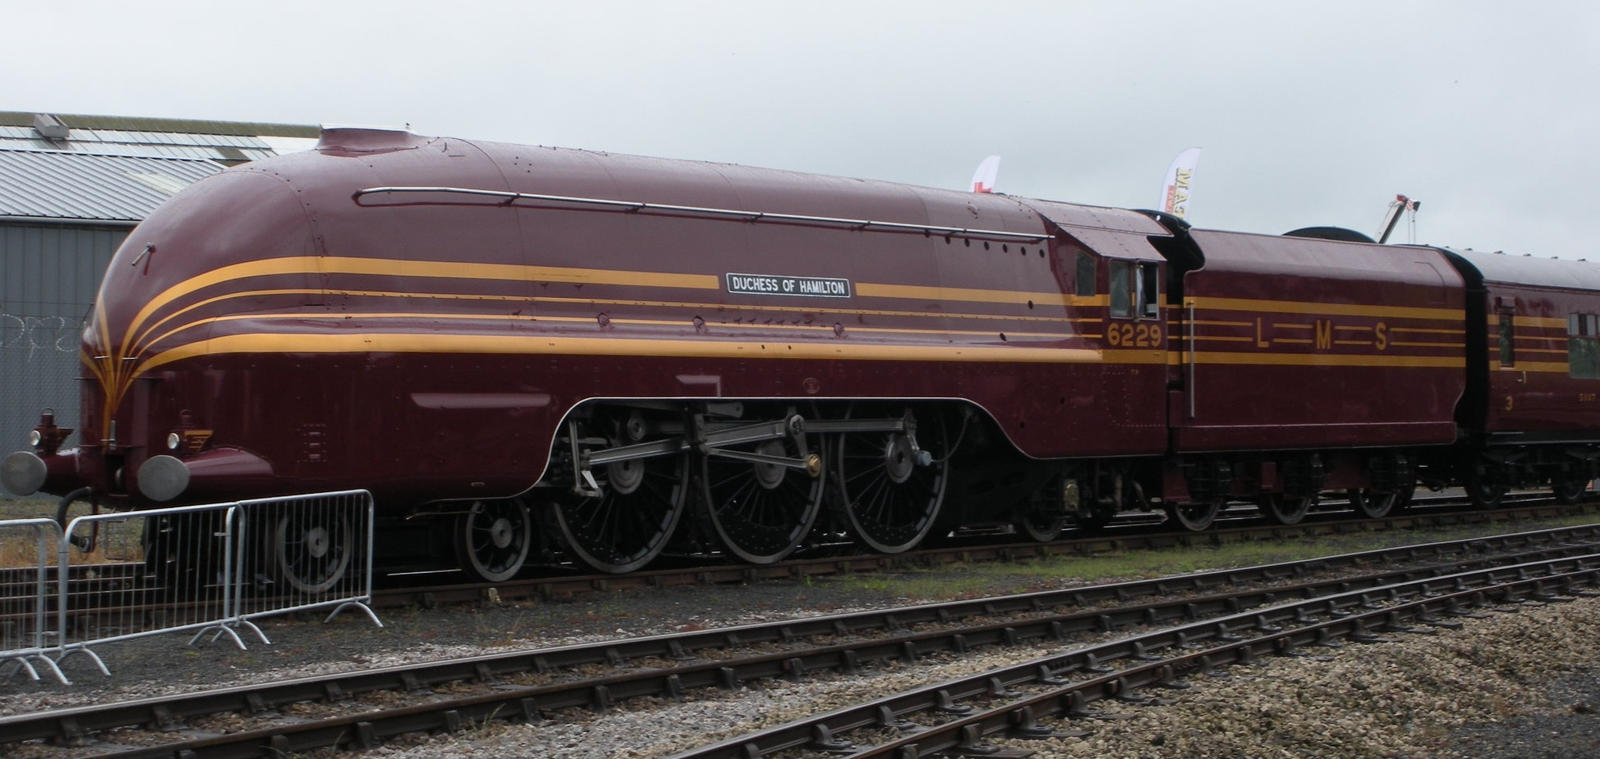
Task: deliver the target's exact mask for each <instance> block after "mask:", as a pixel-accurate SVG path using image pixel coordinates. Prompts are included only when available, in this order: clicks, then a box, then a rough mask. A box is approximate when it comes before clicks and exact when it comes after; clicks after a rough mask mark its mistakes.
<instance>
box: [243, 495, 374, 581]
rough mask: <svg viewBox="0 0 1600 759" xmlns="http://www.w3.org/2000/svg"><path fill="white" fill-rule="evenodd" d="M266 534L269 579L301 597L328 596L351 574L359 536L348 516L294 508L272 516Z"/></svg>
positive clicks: (268, 521) (264, 531)
mask: <svg viewBox="0 0 1600 759" xmlns="http://www.w3.org/2000/svg"><path fill="white" fill-rule="evenodd" d="M263 533H264V534H265V540H266V550H265V552H264V553H265V554H266V556H267V573H268V575H269V576H270V577H272V578H273V579H274V580H276V581H278V582H283V583H286V584H287V585H288V586H289V587H291V588H293V589H295V590H297V591H299V592H301V593H308V594H315V593H325V592H327V591H329V590H331V589H333V587H334V586H336V585H338V584H339V582H340V581H341V580H343V579H344V578H345V575H346V574H347V573H348V572H349V571H350V560H351V558H353V557H354V556H355V537H356V536H355V525H354V524H352V523H351V520H350V516H349V515H348V514H330V513H327V512H325V511H322V510H320V509H310V508H307V509H299V508H290V509H289V510H287V511H284V512H281V513H274V514H272V515H270V516H269V517H268V519H267V529H265V530H263Z"/></svg>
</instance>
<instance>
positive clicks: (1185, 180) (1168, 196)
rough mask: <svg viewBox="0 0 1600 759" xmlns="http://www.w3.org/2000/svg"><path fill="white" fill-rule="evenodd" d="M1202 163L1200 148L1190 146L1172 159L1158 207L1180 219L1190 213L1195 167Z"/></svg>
mask: <svg viewBox="0 0 1600 759" xmlns="http://www.w3.org/2000/svg"><path fill="white" fill-rule="evenodd" d="M1199 164H1200V148H1189V149H1188V150H1185V151H1183V152H1182V153H1179V154H1178V157H1177V158H1174V159H1172V166H1170V167H1169V168H1168V169H1167V179H1166V181H1164V182H1162V183H1161V203H1160V205H1158V206H1157V207H1158V208H1160V209H1161V210H1163V211H1166V212H1167V213H1170V214H1172V215H1173V216H1176V217H1178V218H1180V219H1182V218H1185V217H1187V216H1188V215H1189V197H1190V194H1191V193H1192V189H1191V188H1193V186H1194V168H1195V166H1197V165H1199Z"/></svg>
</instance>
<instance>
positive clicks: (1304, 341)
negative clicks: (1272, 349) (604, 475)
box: [1272, 337, 1311, 345]
mask: <svg viewBox="0 0 1600 759" xmlns="http://www.w3.org/2000/svg"><path fill="white" fill-rule="evenodd" d="M1272 342H1274V343H1284V344H1286V345H1310V344H1311V338H1309V337H1274V338H1272Z"/></svg>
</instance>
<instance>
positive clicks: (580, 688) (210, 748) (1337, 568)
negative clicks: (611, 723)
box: [0, 526, 1600, 757]
mask: <svg viewBox="0 0 1600 759" xmlns="http://www.w3.org/2000/svg"><path fill="white" fill-rule="evenodd" d="M1597 550H1600V526H1587V527H1576V528H1563V529H1557V530H1544V531H1538V532H1531V533H1522V534H1517V535H1506V536H1498V537H1494V538H1474V539H1468V540H1460V541H1450V542H1442V543H1430V544H1423V545H1417V546H1406V547H1401V548H1392V549H1381V550H1376V551H1365V552H1360V553H1353V554H1345V555H1341V556H1333V557H1324V558H1318V559H1312V560H1307V561H1300V562H1290V563H1283V564H1275V565H1269V566H1261V567H1251V568H1244V569H1235V570H1223V571H1216V572H1206V573H1200V574H1194V575H1186V576H1182V577H1177V578H1163V579H1154V580H1143V581H1135V582H1124V583H1114V584H1105V585H1096V586H1090V587H1083V588H1074V589H1067V590H1058V591H1046V592H1040V593H1029V594H1019V595H1011V596H1002V597H995V598H987V599H977V600H970V601H956V602H948V603H940V604H926V605H919V606H913V607H907V608H899V609H889V610H883V611H875V612H858V613H853V614H845V615H833V616H826V617H815V618H808V619H800V620H791V621H785V622H778V623H769V624H761V625H748V626H744V627H738V628H730V629H721V630H706V631H697V632H688V633H678V634H673V635H662V636H654V637H649V638H639V639H631V640H619V641H606V642H602V643H597V644H592V645H581V646H568V647H563V648H555V649H543V650H535V651H523V652H516V653H509V654H499V655H494V656H483V657H475V658H471V659H461V660H455V661H449V662H440V663H433V664H426V665H417V666H409V667H398V668H389V669H384V670H378V671H371V672H360V673H351V674H347V675H337V676H329V677H321V678H309V679H304V680H297V681H292V682H286V683H274V684H267V685H262V686H252V687H247V688H234V689H229V690H225V691H210V692H204V693H198V694H192V695H186V696H179V697H168V698H159V699H147V700H143V701H137V702H126V703H120V704H110V705H105V706H96V707H85V708H80V709H72V710H64V711H58V712H48V713H42V714H33V715H24V716H19V717H11V718H6V719H3V720H0V736H6V737H7V738H8V739H9V740H11V741H13V742H28V741H32V742H51V743H56V744H62V745H77V744H83V743H85V742H87V741H91V740H100V741H102V742H101V743H97V744H95V745H94V748H95V749H97V750H98V749H104V750H106V751H112V750H120V749H124V748H127V747H129V746H137V747H136V748H127V751H129V752H130V753H126V754H120V753H119V755H126V756H194V757H207V756H219V757H220V756H266V755H284V754H288V753H293V752H304V751H310V750H315V749H320V748H329V747H334V748H353V747H363V746H373V745H377V744H379V743H381V742H382V741H384V740H385V739H387V738H390V737H392V736H395V735H399V734H404V733H411V732H418V731H436V730H446V731H450V730H457V729H460V728H462V727H463V726H465V725H476V724H483V723H484V722H485V721H487V720H494V719H501V720H504V719H539V718H544V717H547V716H551V715H555V714H559V713H560V712H561V710H564V709H571V708H588V709H606V708H610V707H612V706H614V705H617V704H621V703H623V702H626V701H629V700H631V699H635V698H640V697H648V696H654V697H667V698H681V697H685V696H687V695H689V694H691V693H692V692H694V691H696V690H697V689H705V688H731V687H737V686H739V685H740V684H742V683H746V682H751V681H756V680H761V679H766V678H780V677H781V678H801V677H804V676H806V675H807V674H808V673H815V672H823V671H844V672H849V671H855V670H859V669H863V668H870V667H873V666H876V665H877V664H878V663H881V662H884V661H886V660H895V661H903V662H908V663H910V662H915V661H918V660H921V659H923V658H926V657H928V656H930V655H933V654H937V653H946V654H955V655H959V654H961V653H963V652H966V651H969V650H972V649H975V648H981V647H985V646H993V645H1010V646H1023V645H1050V646H1053V647H1057V648H1059V647H1061V646H1070V645H1072V642H1073V641H1074V640H1075V639H1079V638H1082V637H1083V636H1092V635H1097V634H1098V635H1104V634H1106V633H1108V632H1111V631H1117V630H1125V629H1130V628H1152V627H1153V628H1157V629H1158V631H1164V633H1165V635H1166V637H1164V638H1151V639H1149V640H1147V641H1146V640H1145V639H1143V638H1137V637H1136V638H1131V639H1128V640H1131V641H1144V642H1127V641H1124V642H1123V643H1121V644H1120V645H1121V647H1120V648H1103V647H1102V648H1101V649H1095V651H1097V653H1090V654H1085V655H1077V658H1076V659H1072V660H1071V666H1070V667H1069V666H1068V665H1067V664H1065V663H1062V662H1063V661H1065V660H1063V659H1061V658H1060V657H1059V656H1057V657H1056V658H1055V659H1050V660H1049V661H1051V662H1055V663H1053V664H1046V665H1044V666H1045V667H1046V670H1048V672H1050V673H1051V674H1049V675H1048V676H1046V677H1042V678H1036V679H1038V680H1039V681H1040V682H1044V681H1048V680H1052V679H1055V678H1057V677H1058V676H1060V675H1061V674H1063V673H1066V672H1080V673H1087V672H1090V671H1092V670H1094V669H1095V668H1097V667H1099V666H1101V665H1103V664H1104V663H1105V662H1108V661H1114V660H1128V659H1130V658H1131V657H1134V656H1136V655H1152V652H1156V651H1163V650H1167V649H1172V648H1174V647H1175V646H1177V645H1178V644H1179V643H1180V642H1181V643H1183V644H1184V645H1192V644H1201V643H1206V644H1209V643H1213V642H1214V643H1224V642H1225V643H1228V644H1229V645H1230V646H1231V645H1232V644H1233V643H1234V642H1235V641H1231V640H1227V639H1229V638H1231V637H1232V636H1233V635H1234V634H1235V633H1238V632H1239V631H1246V630H1250V629H1256V628H1263V629H1265V628H1271V627H1274V626H1278V625H1280V624H1281V623H1282V622H1283V621H1284V620H1285V619H1288V618H1296V619H1298V618H1300V617H1303V616H1308V615H1309V614H1310V612H1309V611H1306V612H1301V611H1292V612H1291V611H1285V610H1286V609H1289V610H1292V609H1311V608H1318V609H1323V610H1324V611H1323V612H1322V613H1324V614H1326V613H1329V610H1331V613H1334V614H1336V615H1337V614H1340V613H1342V612H1345V611H1350V612H1351V615H1352V616H1360V615H1363V614H1366V610H1365V609H1363V608H1361V607H1363V606H1364V605H1371V604H1374V603H1393V602H1395V601H1397V600H1398V599H1400V598H1401V597H1402V596H1404V595H1405V594H1407V593H1411V592H1412V591H1409V590H1407V591H1403V592H1402V591H1401V590H1396V589H1397V588H1413V587H1415V588H1421V589H1422V590H1419V591H1416V592H1419V593H1420V592H1430V593H1446V594H1448V593H1460V592H1461V591H1463V590H1477V591H1481V592H1486V593H1487V592H1491V591H1489V590H1485V589H1487V588H1489V587H1490V580H1493V581H1495V582H1500V581H1502V580H1504V578H1505V575H1504V574H1500V575H1496V574H1494V573H1495V572H1501V573H1504V572H1507V571H1508V570H1505V569H1504V568H1505V567H1508V566H1509V567H1512V569H1511V570H1509V572H1510V574H1511V576H1513V577H1518V578H1527V577H1533V578H1534V579H1536V580H1537V579H1539V578H1546V579H1548V578H1549V577H1555V576H1556V575H1549V574H1548V573H1547V572H1546V571H1545V570H1541V569H1539V567H1541V566H1548V565H1551V564H1552V562H1553V563H1554V565H1555V566H1558V567H1560V568H1561V572H1562V573H1565V574H1571V573H1574V572H1590V571H1591V570H1590V568H1591V567H1597V566H1600V560H1597V559H1596V558H1595V556H1594V554H1595V552H1596V551H1597ZM1373 568H1380V571H1367V570H1370V569H1373ZM1562 576H1565V575H1562ZM1585 576H1588V575H1585ZM1471 578H1487V579H1471ZM1535 584H1536V585H1537V583H1535ZM1550 587H1552V586H1550V585H1549V584H1548V583H1547V584H1546V585H1545V586H1544V590H1542V591H1540V592H1549V588H1550ZM1289 598H1295V599H1308V600H1306V601H1295V602H1293V603H1291V604H1284V603H1282V602H1283V601H1284V599H1289ZM1330 598H1331V599H1335V600H1332V601H1330V600H1327V599H1330ZM1307 603H1310V604H1313V606H1305V605H1304V604H1307ZM1317 603H1321V604H1322V606H1315V604H1317ZM1297 604H1298V605H1297ZM1429 608H1437V607H1436V606H1435V607H1429ZM1363 618H1364V617H1363ZM1219 620H1220V621H1219ZM1251 620H1254V622H1250V621H1251ZM1247 622H1248V623H1249V624H1247ZM1363 624H1364V625H1365V624H1366V623H1363ZM1252 625H1253V626H1252ZM1370 627H1371V625H1367V626H1365V627H1360V628H1352V629H1359V630H1367V629H1369V628H1370ZM1329 629H1332V628H1329ZM1173 631H1178V632H1173ZM1207 631H1209V632H1207ZM1266 632H1267V633H1268V634H1270V635H1278V636H1279V637H1278V638H1273V640H1279V639H1284V638H1283V636H1282V635H1279V633H1277V632H1272V631H1270V630H1266ZM1308 634H1309V633H1308ZM1317 634H1318V635H1322V634H1323V633H1317ZM1342 634H1345V635H1348V634H1349V633H1348V632H1346V633H1342ZM1327 635H1333V633H1327ZM1302 637H1303V636H1302ZM1288 639H1289V640H1291V641H1293V642H1294V645H1304V643H1305V641H1303V640H1301V639H1300V638H1293V637H1290V638H1288ZM1163 641H1164V642H1163ZM1262 645H1265V644H1262ZM1229 650H1233V649H1229ZM1242 650H1246V653H1244V654H1238V656H1241V657H1247V656H1250V655H1255V654H1259V653H1261V652H1262V650H1261V649H1260V648H1259V646H1258V647H1257V648H1254V649H1242ZM1206 655H1209V656H1211V657H1212V659H1209V660H1206V661H1209V662H1210V663H1211V664H1213V665H1217V664H1224V663H1227V661H1229V659H1227V658H1226V656H1225V655H1224V652H1221V651H1219V652H1212V653H1208V654H1206ZM1182 656H1183V657H1188V658H1185V659H1184V661H1185V662H1189V661H1199V660H1196V659H1193V656H1192V652H1187V651H1186V652H1184V653H1183V655H1182ZM1169 658H1170V657H1169ZM1141 666H1142V665H1141ZM1171 666H1172V669H1171V670H1170V671H1167V672H1166V673H1165V676H1167V677H1168V678H1169V679H1170V677H1171V676H1175V674H1176V673H1181V672H1182V671H1184V669H1185V667H1187V666H1188V665H1183V666H1180V665H1179V664H1176V663H1175V664H1172V665H1171ZM595 670H598V673H596V672H595ZM1040 671H1044V670H1040ZM1155 671H1156V672H1157V674H1162V671H1160V670H1155ZM993 677H995V678H999V679H998V680H993V681H985V687H986V688H989V689H990V691H994V692H1009V691H1010V690H1014V689H1016V687H1017V686H1020V685H1024V684H1028V683H1030V682H1031V681H1027V680H1025V679H1018V678H1017V677H1015V676H1014V673H1008V674H1003V675H994V676H993ZM1144 677H1146V674H1145V670H1144V669H1139V671H1138V672H1133V673H1131V674H1128V675H1125V676H1124V677H1123V678H1122V679H1121V680H1120V681H1110V682H1119V683H1121V684H1119V685H1113V686H1105V685H1103V684H1102V685H1097V686H1093V687H1090V686H1086V688H1087V689H1086V690H1083V691H1082V692H1083V693H1084V694H1086V695H1081V696H1078V697H1077V698H1079V699H1080V700H1082V701H1084V703H1087V701H1092V700H1093V699H1094V698H1098V697H1104V696H1105V695H1107V694H1112V692H1111V691H1108V690H1106V689H1107V688H1113V689H1115V688H1123V689H1126V688H1131V687H1133V685H1139V684H1144V682H1145V681H1144V680H1142V679H1140V678H1144ZM995 683H998V684H999V685H998V687H994V686H995ZM1095 688H1099V690H1095ZM459 690H467V691H469V692H468V693H465V694H454V692H455V691H459ZM946 690H947V691H949V692H948V693H947V694H946V695H947V696H950V695H953V694H957V693H962V694H966V693H967V690H968V689H965V686H963V688H957V689H953V690H952V689H951V688H946ZM444 692H450V693H452V694H453V695H448V696H446V695H443V693H444ZM975 692H976V691H974V693H975ZM1123 692H1124V691H1116V692H1115V694H1121V693H1123ZM378 694H385V695H382V697H381V698H376V700H379V701H384V702H392V701H394V700H397V699H398V700H400V701H402V704H401V705H398V706H394V705H390V706H386V707H385V708H382V709H377V710H373V709H371V708H370V706H369V705H365V704H361V703H349V702H350V700H352V699H369V698H375V697H377V696H378ZM404 694H417V695H411V696H406V695H404ZM1094 694H1099V695H1094ZM1115 694H1113V695H1115ZM935 697H936V698H938V699H942V700H941V701H940V703H943V704H944V705H946V706H950V705H951V704H952V703H953V702H952V701H951V700H950V699H949V698H946V697H945V696H939V695H938V694H935ZM963 697H966V696H963ZM310 703H320V704H322V705H323V706H322V707H319V708H320V709H323V710H325V711H327V712H329V713H328V714H325V715H317V716H311V717H308V716H307V715H306V714H305V713H304V710H294V709H293V707H295V706H296V705H304V704H310ZM909 703H910V702H909V701H908V702H905V703H901V702H895V703H894V704H892V705H890V714H889V716H890V717H891V718H892V719H890V720H889V721H888V722H887V723H885V722H883V720H882V719H881V718H882V716H883V712H882V710H881V709H879V710H876V711H874V715H875V716H874V718H875V719H878V720H879V721H878V723H875V724H879V726H880V727H881V726H883V725H884V724H888V725H891V726H893V725H898V724H901V723H902V722H904V720H903V719H901V717H903V716H904V715H906V714H909V713H911V710H910V707H909V706H907V704H909ZM288 710H294V711H296V712H297V716H296V718H294V719H285V718H284V717H283V713H284V712H285V711H288ZM954 711H964V709H956V710H954ZM954 711H952V712H951V713H954ZM1007 714H1008V715H1017V714H1022V712H1021V711H1019V710H1018V709H1013V710H1011V711H1010V712H1007ZM223 715H227V716H226V720H224V721H226V722H227V723H228V724H229V725H230V728H229V732H228V733H227V734H225V735H215V734H207V733H206V731H208V730H215V729H216V724H217V723H218V721H219V718H221V717H222V716H223ZM1037 717H1038V715H1035V719H1037ZM241 719H248V720H249V721H248V722H246V723H245V724H243V725H240V724H238V723H237V720H241ZM851 719H855V718H854V717H852V718H851ZM1007 719H1019V718H1018V717H1015V716H1012V717H1007ZM847 721H848V720H847ZM819 724H821V725H822V726H821V728H820V729H819V728H817V727H815V726H812V727H797V728H794V729H795V730H799V731H801V732H803V733H805V734H806V735H807V736H808V737H807V740H808V741H811V742H813V743H818V745H821V746H822V747H823V748H826V746H827V745H828V743H829V741H832V740H834V738H833V737H831V736H835V735H838V734H840V733H841V729H842V726H843V724H844V723H842V722H835V723H819ZM987 724H988V723H984V724H983V725H980V726H979V727H978V728H974V729H976V730H977V731H978V732H977V733H973V732H972V731H970V730H968V731H966V732H960V731H958V732H960V736H961V740H966V741H968V742H969V743H970V742H971V740H973V739H974V736H976V737H977V738H982V737H983V736H985V735H988V734H990V732H992V730H990V728H989V727H988V726H987ZM1008 724H1018V723H1008ZM963 730H965V728H963ZM985 731H989V732H985ZM794 735H795V733H793V732H792V731H791V732H790V733H786V734H785V736H787V737H774V738H770V739H767V738H762V739H758V740H755V743H754V745H757V746H758V747H761V750H760V752H759V753H758V754H757V755H765V754H766V753H767V752H768V751H769V749H768V748H766V747H767V746H773V747H780V748H781V747H793V746H794V745H799V744H795V743H794V742H793V741H794V740H795V739H794V737H793V736H794ZM819 736H820V737H819ZM152 743H154V745H151V744H152ZM780 744H781V746H780ZM740 745H741V746H742V745H743V744H740ZM908 745H909V744H908ZM929 745H930V746H931V745H932V744H929ZM951 745H954V744H951ZM730 750H736V751H746V749H743V748H738V747H736V748H735V749H730ZM770 750H772V751H776V750H779V748H772V749H770ZM913 750H917V751H922V750H923V749H921V748H918V749H913ZM927 750H934V749H931V748H929V749H927ZM726 755H740V756H747V755H750V754H748V753H744V754H726Z"/></svg>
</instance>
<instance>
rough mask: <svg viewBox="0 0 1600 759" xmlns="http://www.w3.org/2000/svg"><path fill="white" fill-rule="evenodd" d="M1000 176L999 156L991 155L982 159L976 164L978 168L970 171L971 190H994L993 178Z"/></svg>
mask: <svg viewBox="0 0 1600 759" xmlns="http://www.w3.org/2000/svg"><path fill="white" fill-rule="evenodd" d="M998 176H1000V156H997V155H992V156H989V157H988V158H985V159H983V162H982V163H980V164H978V170H977V171H974V172H972V191H973V192H994V180H995V178H996V177H998Z"/></svg>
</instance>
